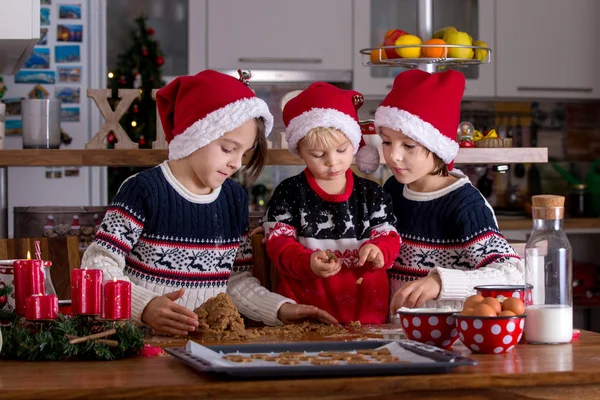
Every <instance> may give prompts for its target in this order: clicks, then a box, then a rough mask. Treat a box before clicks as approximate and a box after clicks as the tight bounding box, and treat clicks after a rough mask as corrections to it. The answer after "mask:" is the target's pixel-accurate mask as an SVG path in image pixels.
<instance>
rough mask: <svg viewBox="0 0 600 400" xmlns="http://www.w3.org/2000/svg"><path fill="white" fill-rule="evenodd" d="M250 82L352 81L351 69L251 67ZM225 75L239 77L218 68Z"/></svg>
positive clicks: (234, 71)
mask: <svg viewBox="0 0 600 400" xmlns="http://www.w3.org/2000/svg"><path fill="white" fill-rule="evenodd" d="M250 71H251V72H252V79H251V80H250V81H251V82H252V83H312V82H317V81H320V82H329V83H352V71H351V70H344V71H341V70H266V69H251V70H250ZM219 72H222V73H224V74H227V75H231V76H234V77H236V78H237V77H239V74H238V73H237V70H233V69H232V70H219Z"/></svg>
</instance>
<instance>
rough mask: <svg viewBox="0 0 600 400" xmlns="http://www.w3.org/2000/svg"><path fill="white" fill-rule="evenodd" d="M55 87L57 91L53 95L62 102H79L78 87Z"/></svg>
mask: <svg viewBox="0 0 600 400" xmlns="http://www.w3.org/2000/svg"><path fill="white" fill-rule="evenodd" d="M56 89H57V91H56V94H55V95H54V97H56V98H57V99H60V101H61V102H62V103H63V104H74V103H79V88H75V87H61V88H60V89H59V88H56Z"/></svg>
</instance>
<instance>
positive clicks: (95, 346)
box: [0, 315, 144, 361]
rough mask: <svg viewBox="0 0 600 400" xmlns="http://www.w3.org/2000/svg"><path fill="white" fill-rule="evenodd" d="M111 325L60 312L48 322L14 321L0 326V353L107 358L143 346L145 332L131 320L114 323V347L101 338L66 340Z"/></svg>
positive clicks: (17, 357) (36, 357) (46, 358)
mask: <svg viewBox="0 0 600 400" xmlns="http://www.w3.org/2000/svg"><path fill="white" fill-rule="evenodd" d="M111 328H113V323H112V322H106V321H97V320H93V319H90V318H88V317H84V316H74V317H68V316H63V315H61V316H60V317H59V319H58V320H56V321H52V322H47V323H31V322H17V323H15V324H12V325H10V326H6V327H1V328H0V329H2V336H3V338H4V346H3V347H2V353H1V354H0V356H1V357H2V358H6V359H15V360H28V361H59V360H70V359H77V360H107V361H108V360H116V359H120V358H124V357H130V356H133V355H136V354H139V352H140V351H141V350H142V348H143V347H144V340H143V339H144V333H143V330H142V329H140V328H138V327H136V326H135V325H134V324H133V323H131V322H118V323H116V324H115V326H114V328H115V329H116V331H117V332H116V334H114V335H113V336H111V339H113V340H116V341H117V342H118V344H117V346H115V347H111V346H109V345H108V344H107V343H106V341H102V340H88V341H86V342H83V343H77V344H70V343H69V337H84V336H88V335H90V334H93V333H97V332H103V331H106V330H108V329H111Z"/></svg>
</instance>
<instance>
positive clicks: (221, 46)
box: [207, 0, 352, 71]
mask: <svg viewBox="0 0 600 400" xmlns="http://www.w3.org/2000/svg"><path fill="white" fill-rule="evenodd" d="M207 24H208V38H207V39H208V49H207V54H208V57H207V63H208V67H209V68H211V69H218V70H231V69H237V68H249V69H268V70H277V69H279V70H282V69H293V70H348V71H349V70H351V69H352V2H351V1H349V0H302V1H298V0H248V1H239V0H208V13H207Z"/></svg>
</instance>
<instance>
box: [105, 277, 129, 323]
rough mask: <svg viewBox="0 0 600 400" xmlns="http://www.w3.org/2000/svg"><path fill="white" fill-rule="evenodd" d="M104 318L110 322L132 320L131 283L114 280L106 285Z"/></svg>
mask: <svg viewBox="0 0 600 400" xmlns="http://www.w3.org/2000/svg"><path fill="white" fill-rule="evenodd" d="M103 298H104V301H103V307H102V318H104V319H109V320H117V319H129V318H131V282H128V281H118V280H117V278H114V279H113V280H112V281H108V282H106V283H105V284H104V294H103Z"/></svg>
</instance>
